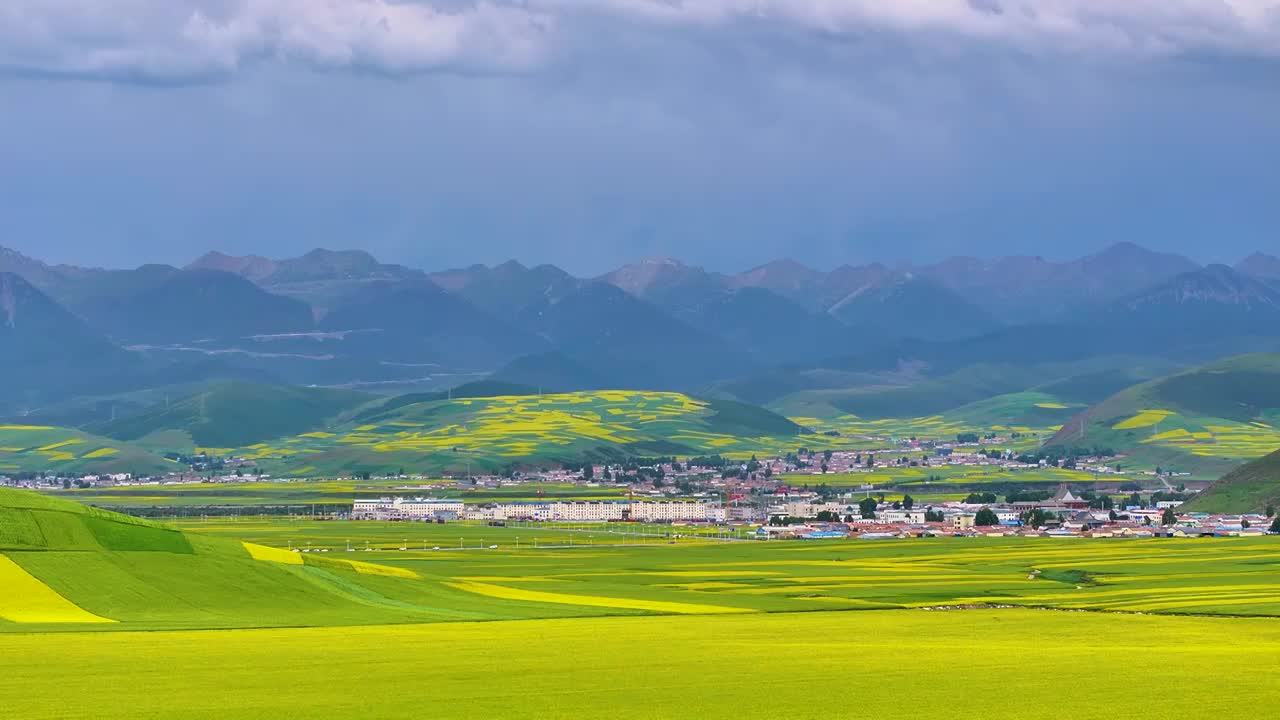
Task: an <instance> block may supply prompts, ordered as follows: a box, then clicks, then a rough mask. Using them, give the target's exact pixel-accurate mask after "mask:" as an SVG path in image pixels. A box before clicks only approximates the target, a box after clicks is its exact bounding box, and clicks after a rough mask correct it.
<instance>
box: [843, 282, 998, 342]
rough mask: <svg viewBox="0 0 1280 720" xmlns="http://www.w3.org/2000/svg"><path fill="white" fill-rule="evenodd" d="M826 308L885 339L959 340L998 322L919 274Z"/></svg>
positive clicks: (962, 298) (874, 288)
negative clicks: (919, 276)
mask: <svg viewBox="0 0 1280 720" xmlns="http://www.w3.org/2000/svg"><path fill="white" fill-rule="evenodd" d="M828 312H830V313H831V314H832V315H834V316H835V317H838V318H840V319H841V320H843V321H844V322H846V323H848V324H850V325H855V326H857V327H859V328H862V329H863V332H864V334H865V335H868V336H872V337H877V338H879V339H881V340H884V339H893V338H921V339H933V340H955V339H959V338H965V337H973V336H976V335H982V334H984V333H988V332H991V331H992V330H995V329H996V328H998V327H1000V322H999V321H998V320H996V319H995V318H994V317H992V316H991V314H990V313H988V312H987V311H986V310H984V309H982V308H981V307H978V306H977V305H975V304H973V303H971V302H969V301H968V300H966V299H964V297H962V296H961V295H960V294H959V293H957V292H955V291H953V290H949V289H947V288H945V287H943V286H942V285H939V284H938V283H936V282H933V281H932V280H928V279H925V278H917V277H911V278H907V279H904V280H901V281H898V282H895V283H892V284H890V285H886V286H883V287H873V288H869V289H867V290H865V291H863V292H859V293H854V294H851V295H849V296H848V297H846V298H844V299H843V300H841V301H839V302H838V303H836V304H835V305H833V306H832V307H831V308H830V309H829V311H828Z"/></svg>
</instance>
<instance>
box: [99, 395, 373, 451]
mask: <svg viewBox="0 0 1280 720" xmlns="http://www.w3.org/2000/svg"><path fill="white" fill-rule="evenodd" d="M375 397H376V396H374V395H369V394H366V393H361V392H354V391H351V390H332V389H327V388H307V387H290V386H282V385H260V384H256V383H245V382H224V383H218V384H215V385H213V386H211V387H209V388H208V389H206V390H203V391H201V392H198V393H195V394H194V395H190V396H187V397H185V398H182V399H181V400H178V401H176V402H173V403H167V404H165V405H161V406H156V407H153V408H150V409H147V410H144V411H142V412H140V413H138V414H136V415H131V416H128V417H124V418H120V419H117V420H114V421H108V422H104V423H98V424H95V425H91V426H90V427H89V429H90V430H93V431H94V432H97V433H99V434H101V435H106V436H108V437H112V438H116V439H118V440H126V441H132V440H140V439H143V438H146V437H147V436H149V435H152V434H154V433H160V432H166V431H179V432H182V433H185V434H186V435H188V436H189V437H190V438H191V441H192V443H193V444H194V445H195V446H197V447H204V448H232V447H240V446H243V445H252V444H254V443H257V442H263V441H265V440H270V439H272V438H278V437H281V436H285V435H295V434H298V433H303V432H307V431H308V430H314V429H317V428H320V427H323V426H324V425H325V423H326V422H327V421H329V420H330V419H331V418H333V417H334V416H336V415H338V414H339V413H342V412H344V411H346V410H350V409H352V408H355V407H357V406H359V405H362V404H364V403H367V402H369V401H370V400H373V399H374V398H375ZM174 449H180V448H174Z"/></svg>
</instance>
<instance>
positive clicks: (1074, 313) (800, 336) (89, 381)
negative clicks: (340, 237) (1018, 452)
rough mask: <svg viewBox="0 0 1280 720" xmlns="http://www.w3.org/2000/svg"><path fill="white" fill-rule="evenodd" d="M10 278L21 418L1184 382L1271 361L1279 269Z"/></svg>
mask: <svg viewBox="0 0 1280 720" xmlns="http://www.w3.org/2000/svg"><path fill="white" fill-rule="evenodd" d="M0 273H3V275H0V278H3V280H2V281H0V292H2V293H3V294H2V295H0V323H3V324H2V325H0V347H7V348H12V351H11V352H7V353H5V357H4V359H3V360H0V363H3V369H5V370H6V371H7V372H8V373H9V377H11V378H21V379H22V381H23V382H22V383H21V385H11V386H10V390H8V391H6V392H4V393H0V402H4V403H9V404H12V403H14V402H16V400H15V397H14V396H15V395H19V394H20V395H22V396H24V398H25V399H24V400H23V401H22V404H23V405H30V404H31V403H33V402H43V401H47V400H56V399H58V398H62V397H66V396H68V395H72V394H80V393H83V392H84V388H85V387H90V386H91V387H94V388H96V389H97V391H99V392H101V393H108V392H116V391H120V390H124V389H128V388H129V387H137V386H139V385H146V384H148V382H150V383H152V384H154V383H155V382H158V380H156V378H166V379H171V378H177V377H209V376H216V377H224V378H228V379H235V378H241V379H244V378H251V379H267V380H271V381H275V382H281V383H286V384H320V385H343V386H356V387H358V386H367V387H374V388H376V387H378V386H384V385H385V386H396V387H403V386H405V385H412V386H415V387H425V388H426V389H433V388H438V387H445V386H448V385H451V384H457V382H458V381H459V380H460V379H469V378H474V377H480V376H483V375H485V374H495V377H499V378H503V379H508V380H510V381H513V382H521V383H527V384H532V385H539V386H541V385H543V384H544V383H543V381H544V380H545V381H546V383H545V384H546V385H547V386H549V387H555V388H557V389H562V390H571V389H579V388H590V387H635V388H662V389H682V388H711V387H715V388H719V389H720V390H721V392H722V394H723V395H725V396H729V397H738V398H741V399H749V400H754V401H760V402H768V401H771V400H773V399H776V395H777V393H773V395H774V397H766V396H767V395H770V393H763V395H762V393H760V392H758V390H759V388H760V387H764V386H765V385H769V386H771V387H776V388H777V392H782V393H785V392H794V391H797V390H812V389H815V388H822V387H835V386H839V385H841V384H842V383H847V382H849V379H850V377H852V376H859V377H860V378H862V381H867V382H879V380H872V379H871V378H880V379H882V378H883V376H884V374H885V373H897V375H898V376H899V377H901V376H902V373H901V372H900V371H901V369H902V368H904V367H910V368H912V372H911V373H909V374H910V375H911V376H913V377H915V378H916V379H918V380H926V379H927V380H930V381H933V382H937V381H938V379H939V378H942V377H945V376H946V375H947V374H948V373H953V372H957V371H959V370H962V369H964V368H966V367H969V366H973V365H977V364H984V363H988V364H989V363H1003V364H1006V365H1016V366H1021V367H1027V366H1037V367H1046V368H1047V367H1050V366H1052V367H1055V368H1057V370H1055V371H1052V372H1051V371H1048V370H1046V372H1045V373H1043V374H1045V375H1048V377H1044V378H1040V377H1039V376H1037V378H1038V379H1041V380H1042V381H1051V380H1054V379H1061V378H1055V377H1052V375H1053V372H1061V373H1066V374H1068V375H1069V374H1070V372H1069V370H1070V369H1063V367H1064V366H1070V365H1073V364H1074V365H1079V364H1080V363H1083V362H1086V361H1090V362H1091V363H1092V365H1091V367H1090V368H1089V369H1090V371H1094V372H1096V371H1103V370H1106V369H1108V368H1107V367H1104V366H1102V365H1105V363H1101V364H1100V363H1099V362H1097V361H1096V358H1098V357H1100V356H1115V357H1117V358H1120V357H1133V356H1134V355H1139V356H1143V357H1149V358H1160V359H1164V360H1172V361H1175V362H1185V363H1190V362H1195V361H1201V360H1204V359H1209V358H1211V357H1218V356H1221V355H1225V354H1229V353H1235V352H1247V351H1265V350H1272V349H1275V347H1276V345H1277V344H1280V324H1277V322H1276V321H1277V320H1278V319H1280V258H1275V257H1272V256H1269V255H1264V254H1261V253H1257V254H1254V255H1251V256H1250V257H1248V258H1245V259H1243V260H1241V261H1240V262H1239V263H1238V264H1236V265H1235V266H1234V267H1228V266H1225V265H1210V266H1201V265H1199V264H1197V263H1195V262H1194V261H1192V260H1190V259H1188V258H1185V257H1181V256H1178V255H1170V254H1166V253H1159V252H1154V251H1151V250H1147V249H1144V248H1142V247H1140V246H1137V245H1134V244H1132V243H1120V244H1118V245H1115V246H1112V247H1110V248H1108V249H1106V250H1104V251H1102V252H1099V253H1096V254H1093V255H1089V256H1086V257H1082V258H1079V259H1076V260H1072V261H1066V262H1053V261H1048V260H1045V259H1043V258H1037V257H1006V258H995V259H990V260H979V259H975V258H969V257H958V258H951V259H948V260H944V261H942V262H938V263H934V264H928V265H918V266H907V265H902V266H898V267H892V268H891V267H888V266H886V265H882V264H871V265H863V266H842V267H838V268H835V269H833V270H830V271H822V270H815V269H812V268H808V267H806V266H804V265H802V264H800V263H798V262H795V261H793V260H780V261H776V262H773V263H768V264H766V265H762V266H759V267H756V268H752V269H750V270H747V271H744V272H741V273H737V274H724V273H718V272H713V271H708V270H705V269H703V268H698V267H694V266H690V265H686V264H684V263H681V262H679V261H677V260H673V259H655V260H646V261H642V262H638V263H634V264H629V265H625V266H623V267H620V268H618V269H616V270H614V271H612V272H609V273H606V274H604V275H601V276H598V277H593V278H580V277H575V276H573V275H571V274H569V273H567V272H565V271H564V270H562V269H560V268H557V267H555V266H551V265H538V266H533V267H528V266H525V265H522V264H520V263H518V262H515V261H510V262H506V263H503V264H500V265H496V266H484V265H475V266H471V267H466V268H457V269H451V270H443V271H435V272H427V271H424V270H420V269H415V268H409V267H406V266H402V265H396V264H388V263H383V262H380V261H379V260H377V259H376V258H374V257H373V256H371V255H369V254H368V253H366V252H363V251H359V250H348V251H331V250H320V249H318V250H314V251H311V252H309V253H306V254H305V255H302V256H300V257H296V258H285V259H268V258H265V257H261V256H256V255H247V256H232V255H226V254H222V253H217V252H211V253H208V254H206V255H204V256H202V257H200V258H199V259H197V260H195V261H193V262H192V263H191V264H189V265H188V266H186V267H183V268H178V267H172V266H167V265H144V266H141V267H138V268H134V269H128V270H109V269H101V268H86V267H76V266H71V265H51V264H47V263H44V262H41V261H39V260H36V259H33V258H29V257H26V256H24V255H22V254H19V253H17V252H15V251H13V250H7V249H2V248H0ZM1215 353H1216V354H1215ZM1117 362H1118V361H1117ZM197 367H198V369H197ZM147 377H150V378H152V379H151V380H147V379H146V378H147ZM126 379H127V381H126ZM17 387H20V388H21V392H20V393H19V392H17V391H16V390H15V389H14V388H17ZM744 388H747V390H744ZM751 388H755V389H754V390H750V389H751Z"/></svg>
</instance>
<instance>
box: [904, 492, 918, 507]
mask: <svg viewBox="0 0 1280 720" xmlns="http://www.w3.org/2000/svg"><path fill="white" fill-rule="evenodd" d="M915 504H916V500H915V498H913V497H911V496H910V495H903V496H902V507H903V508H904V509H906V510H910V509H911V508H912V507H913V506H915Z"/></svg>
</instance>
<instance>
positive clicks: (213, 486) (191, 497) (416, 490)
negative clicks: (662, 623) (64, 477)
mask: <svg viewBox="0 0 1280 720" xmlns="http://www.w3.org/2000/svg"><path fill="white" fill-rule="evenodd" d="M49 492H50V494H52V495H56V496H59V497H67V498H71V499H74V500H76V501H78V502H83V503H89V504H92V505H99V506H103V507H112V508H157V509H163V508H192V507H197V508H198V507H211V506H219V507H244V508H254V507H266V506H287V507H306V506H311V505H314V506H317V507H318V508H319V509H325V508H330V509H331V508H332V506H350V505H351V500H352V498H356V497H383V496H402V497H421V496H427V495H429V496H431V497H444V498H459V499H462V500H466V501H467V502H475V503H481V502H491V501H507V502H513V501H526V500H528V501H532V500H539V499H560V500H610V499H618V498H622V497H626V492H627V491H626V489H625V488H619V487H612V486H599V487H589V486H582V485H572V484H564V483H551V482H545V483H511V484H510V485H509V486H505V487H497V488H482V487H472V486H470V485H466V484H465V483H460V482H455V481H453V480H447V479H442V480H400V479H389V480H385V479H372V480H350V479H347V480H303V479H286V480H272V481H263V482H236V483H222V482H201V483H181V484H179V483H156V484H148V485H121V486H113V487H94V488H86V489H70V490H53V491H49ZM175 514H184V515H185V514H186V513H177V512H175Z"/></svg>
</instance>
